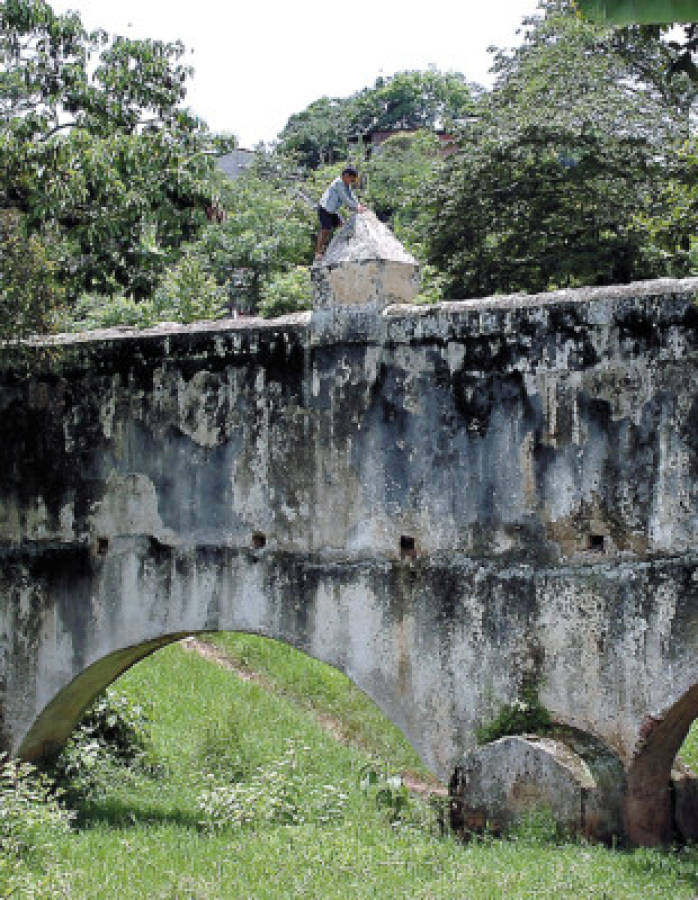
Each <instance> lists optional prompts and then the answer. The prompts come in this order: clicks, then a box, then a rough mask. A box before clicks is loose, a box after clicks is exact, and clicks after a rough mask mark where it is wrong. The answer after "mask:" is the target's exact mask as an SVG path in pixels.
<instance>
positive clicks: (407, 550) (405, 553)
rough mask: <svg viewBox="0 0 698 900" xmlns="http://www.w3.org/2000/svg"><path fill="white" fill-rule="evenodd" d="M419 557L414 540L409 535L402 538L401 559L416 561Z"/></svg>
mask: <svg viewBox="0 0 698 900" xmlns="http://www.w3.org/2000/svg"><path fill="white" fill-rule="evenodd" d="M416 555H417V549H416V547H415V543H414V538H413V537H410V535H408V534H403V535H401V536H400V559H414V558H415V556H416Z"/></svg>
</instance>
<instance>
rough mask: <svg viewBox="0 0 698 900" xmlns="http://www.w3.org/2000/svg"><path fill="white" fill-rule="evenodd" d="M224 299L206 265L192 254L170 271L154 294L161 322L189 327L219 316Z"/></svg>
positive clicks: (183, 257)
mask: <svg viewBox="0 0 698 900" xmlns="http://www.w3.org/2000/svg"><path fill="white" fill-rule="evenodd" d="M224 299H225V296H224V291H223V288H221V287H219V285H217V284H216V281H215V279H214V277H213V275H211V273H210V272H209V271H208V268H207V266H206V265H205V263H204V261H203V260H202V259H201V258H200V257H199V256H197V255H196V253H194V252H190V253H185V254H184V256H182V257H181V259H180V260H179V261H178V262H177V263H176V265H174V266H172V267H171V268H170V269H168V270H167V272H166V273H165V277H164V278H163V280H162V282H161V284H160V286H159V287H158V289H157V290H156V291H155V297H154V304H155V308H156V310H157V313H158V320H159V321H164V320H171V321H173V322H182V323H184V324H186V323H187V322H194V321H196V320H197V319H212V318H216V316H220V315H221V314H222V308H223V302H224Z"/></svg>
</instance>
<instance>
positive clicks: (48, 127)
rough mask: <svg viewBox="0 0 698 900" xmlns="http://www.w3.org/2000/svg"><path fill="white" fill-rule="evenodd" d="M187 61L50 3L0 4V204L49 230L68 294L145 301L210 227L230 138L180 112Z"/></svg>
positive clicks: (175, 49)
mask: <svg viewBox="0 0 698 900" xmlns="http://www.w3.org/2000/svg"><path fill="white" fill-rule="evenodd" d="M183 55H184V47H183V46H182V45H181V44H180V43H163V42H161V41H156V40H132V39H130V38H125V37H118V36H117V37H114V38H110V37H109V36H108V35H107V34H106V33H105V32H104V31H95V32H92V33H88V32H87V31H86V30H85V29H84V27H83V25H82V23H81V21H80V18H79V17H78V15H77V14H75V13H67V14H65V15H56V14H55V13H54V12H53V11H52V9H51V7H50V6H49V4H48V3H46V2H44V0H5V2H4V3H3V4H2V5H1V6H0V208H4V209H13V210H15V211H17V213H18V214H19V215H20V216H21V220H22V227H25V228H26V229H27V230H28V232H29V233H33V234H35V235H37V237H38V238H39V239H40V238H41V235H42V233H43V232H44V231H45V230H46V226H47V223H50V224H51V228H52V230H53V239H54V242H58V244H59V245H60V249H59V252H58V254H57V267H56V277H57V279H58V280H59V281H60V283H61V284H62V285H63V286H64V287H65V289H66V293H67V296H68V298H74V297H76V296H77V295H78V294H79V293H80V292H81V291H83V290H97V291H100V292H103V293H105V294H110V293H112V292H114V291H117V290H119V291H127V292H130V293H132V294H133V295H134V296H136V297H140V296H146V295H148V294H149V293H150V292H151V291H152V289H153V287H154V286H155V284H156V282H157V280H158V278H159V276H160V275H161V273H162V272H163V271H164V269H165V267H166V266H167V264H168V263H169V262H171V261H172V260H173V259H174V256H175V254H176V251H177V248H178V247H179V245H180V244H181V243H182V242H183V241H185V240H188V239H191V238H193V237H194V236H195V235H196V233H198V231H199V230H200V228H201V227H202V225H203V223H204V222H205V214H204V208H205V206H206V205H207V203H210V184H209V176H210V173H211V171H212V168H213V161H212V158H211V154H212V153H213V152H214V150H215V148H216V147H217V146H220V145H222V144H223V143H224V142H221V141H218V140H216V139H214V137H213V136H212V135H211V134H210V133H209V132H208V131H207V129H206V128H205V126H204V125H203V123H201V122H200V121H198V120H197V119H196V118H195V117H194V116H192V115H191V114H190V113H189V112H188V111H187V110H186V109H185V108H184V107H183V106H182V101H183V100H184V97H185V93H186V81H187V78H188V77H189V75H190V69H189V68H188V67H187V66H185V65H184V64H183V62H182V59H183Z"/></svg>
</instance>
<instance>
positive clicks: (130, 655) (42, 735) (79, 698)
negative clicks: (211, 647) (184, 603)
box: [18, 634, 186, 762]
mask: <svg viewBox="0 0 698 900" xmlns="http://www.w3.org/2000/svg"><path fill="white" fill-rule="evenodd" d="M185 636H186V635H185V634H173V635H166V636H163V637H162V638H159V639H157V640H153V641H145V642H144V643H142V644H138V645H136V646H134V647H124V648H123V649H122V650H116V651H115V652H113V653H109V654H107V656H105V657H103V658H102V659H100V660H97V662H94V663H93V664H92V665H90V666H88V667H87V668H86V669H85V670H84V671H82V672H80V674H78V675H77V676H76V677H75V678H73V680H72V681H71V682H69V684H68V685H66V687H64V688H63V689H62V690H60V691H59V692H58V693H57V694H56V695H55V696H54V697H53V699H51V700H50V701H49V703H48V704H47V705H46V706H45V707H44V709H43V710H42V711H41V712H40V713H39V715H38V716H37V718H36V719H35V720H34V723H33V724H32V726H31V727H30V728H29V731H28V732H27V734H26V735H25V737H24V739H23V740H22V742H21V744H20V745H19V748H18V755H19V756H20V757H21V758H22V759H25V760H27V761H29V762H37V761H39V760H43V759H50V758H51V757H53V756H55V755H56V754H57V753H59V752H60V750H61V748H62V746H63V745H64V744H65V742H66V741H67V740H68V738H69V737H70V735H71V733H72V731H73V729H74V728H75V726H76V725H77V723H78V721H79V719H80V716H81V715H82V713H83V712H84V711H85V709H87V707H88V706H89V705H90V703H92V701H93V700H94V699H95V697H96V696H97V695H98V694H99V693H101V691H103V690H104V689H105V688H107V687H109V685H110V684H112V682H114V681H116V679H117V678H118V677H119V676H120V675H123V673H124V672H126V671H127V669H130V668H131V666H134V665H135V664H136V663H138V662H140V661H141V660H142V659H145V658H146V656H150V654H151V653H154V652H155V651H156V650H160V649H161V648H162V647H165V646H167V644H171V643H172V642H173V641H176V640H179V639H180V638H183V637H185Z"/></svg>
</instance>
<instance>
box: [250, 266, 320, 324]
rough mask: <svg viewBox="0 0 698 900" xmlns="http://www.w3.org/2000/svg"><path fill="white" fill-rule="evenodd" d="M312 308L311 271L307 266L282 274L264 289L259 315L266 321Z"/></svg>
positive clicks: (275, 276)
mask: <svg viewBox="0 0 698 900" xmlns="http://www.w3.org/2000/svg"><path fill="white" fill-rule="evenodd" d="M310 307H311V301H310V269H309V268H308V267H307V266H296V267H295V268H293V269H291V270H290V271H288V272H280V273H278V274H277V275H274V276H273V278H272V279H271V280H270V281H269V282H268V283H267V284H266V285H265V286H264V287H263V288H262V299H261V302H260V304H259V313H260V315H262V316H264V318H266V319H270V318H273V317H274V316H283V315H285V314H286V313H293V312H300V311H301V310H304V309H310Z"/></svg>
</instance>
